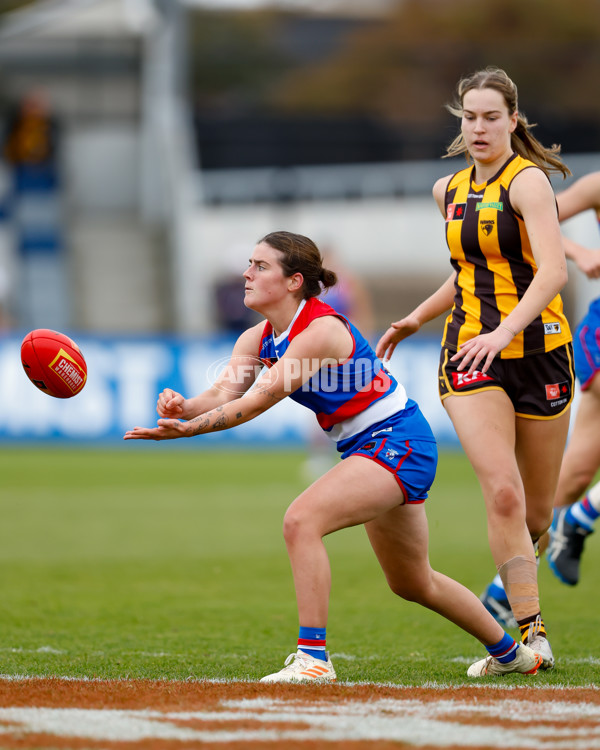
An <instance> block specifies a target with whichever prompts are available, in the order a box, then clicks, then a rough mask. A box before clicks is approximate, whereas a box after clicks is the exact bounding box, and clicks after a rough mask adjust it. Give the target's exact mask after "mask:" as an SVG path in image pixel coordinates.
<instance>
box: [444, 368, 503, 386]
mask: <svg viewBox="0 0 600 750" xmlns="http://www.w3.org/2000/svg"><path fill="white" fill-rule="evenodd" d="M493 379H494V378H492V377H490V376H489V375H486V374H485V373H483V372H481V370H475V371H474V372H472V373H471V374H470V375H469V373H468V372H453V373H452V385H453V386H454V390H455V391H457V390H459V389H460V388H466V387H467V386H468V385H477V384H478V383H484V382H485V381H486V380H493Z"/></svg>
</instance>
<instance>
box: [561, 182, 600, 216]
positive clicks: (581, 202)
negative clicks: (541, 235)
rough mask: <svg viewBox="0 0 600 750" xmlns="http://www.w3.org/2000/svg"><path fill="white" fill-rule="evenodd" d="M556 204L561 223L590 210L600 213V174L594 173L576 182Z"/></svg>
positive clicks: (564, 191)
mask: <svg viewBox="0 0 600 750" xmlns="http://www.w3.org/2000/svg"><path fill="white" fill-rule="evenodd" d="M556 202H557V203H558V215H559V218H560V221H565V219H570V218H571V217H572V216H575V215H576V214H579V213H581V212H582V211H587V210H589V209H594V210H595V211H596V212H600V172H592V173H591V174H587V175H585V176H584V177H581V178H580V179H579V180H576V181H575V182H574V183H573V184H572V185H571V186H570V187H568V188H567V189H566V190H563V191H562V192H560V193H559V194H558V195H557V196H556Z"/></svg>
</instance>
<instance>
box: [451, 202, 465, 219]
mask: <svg viewBox="0 0 600 750" xmlns="http://www.w3.org/2000/svg"><path fill="white" fill-rule="evenodd" d="M466 209H467V204H466V203H449V204H448V210H447V211H446V221H462V220H463V219H464V218H465V211H466Z"/></svg>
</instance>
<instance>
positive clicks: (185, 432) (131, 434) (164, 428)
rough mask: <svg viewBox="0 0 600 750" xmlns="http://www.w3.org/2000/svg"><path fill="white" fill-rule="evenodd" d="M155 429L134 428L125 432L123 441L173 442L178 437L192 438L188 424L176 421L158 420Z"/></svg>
mask: <svg viewBox="0 0 600 750" xmlns="http://www.w3.org/2000/svg"><path fill="white" fill-rule="evenodd" d="M156 424H157V426H156V427H134V428H133V430H127V432H126V433H125V434H124V435H123V440H174V439H175V438H180V437H192V435H193V434H194V433H193V431H192V427H191V425H190V423H189V422H180V421H179V420H178V419H159V420H158V422H157V423H156Z"/></svg>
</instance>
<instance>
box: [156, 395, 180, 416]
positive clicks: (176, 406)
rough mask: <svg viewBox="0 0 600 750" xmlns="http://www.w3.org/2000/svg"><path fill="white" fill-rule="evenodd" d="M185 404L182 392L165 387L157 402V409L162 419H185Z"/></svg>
mask: <svg viewBox="0 0 600 750" xmlns="http://www.w3.org/2000/svg"><path fill="white" fill-rule="evenodd" d="M184 404H185V398H184V397H183V396H182V395H181V393H177V391H173V390H172V389H171V388H165V390H164V391H163V392H162V393H161V394H160V395H159V397H158V401H157V402H156V411H157V412H158V415H159V416H160V417H161V418H162V419H183V406H184Z"/></svg>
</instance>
